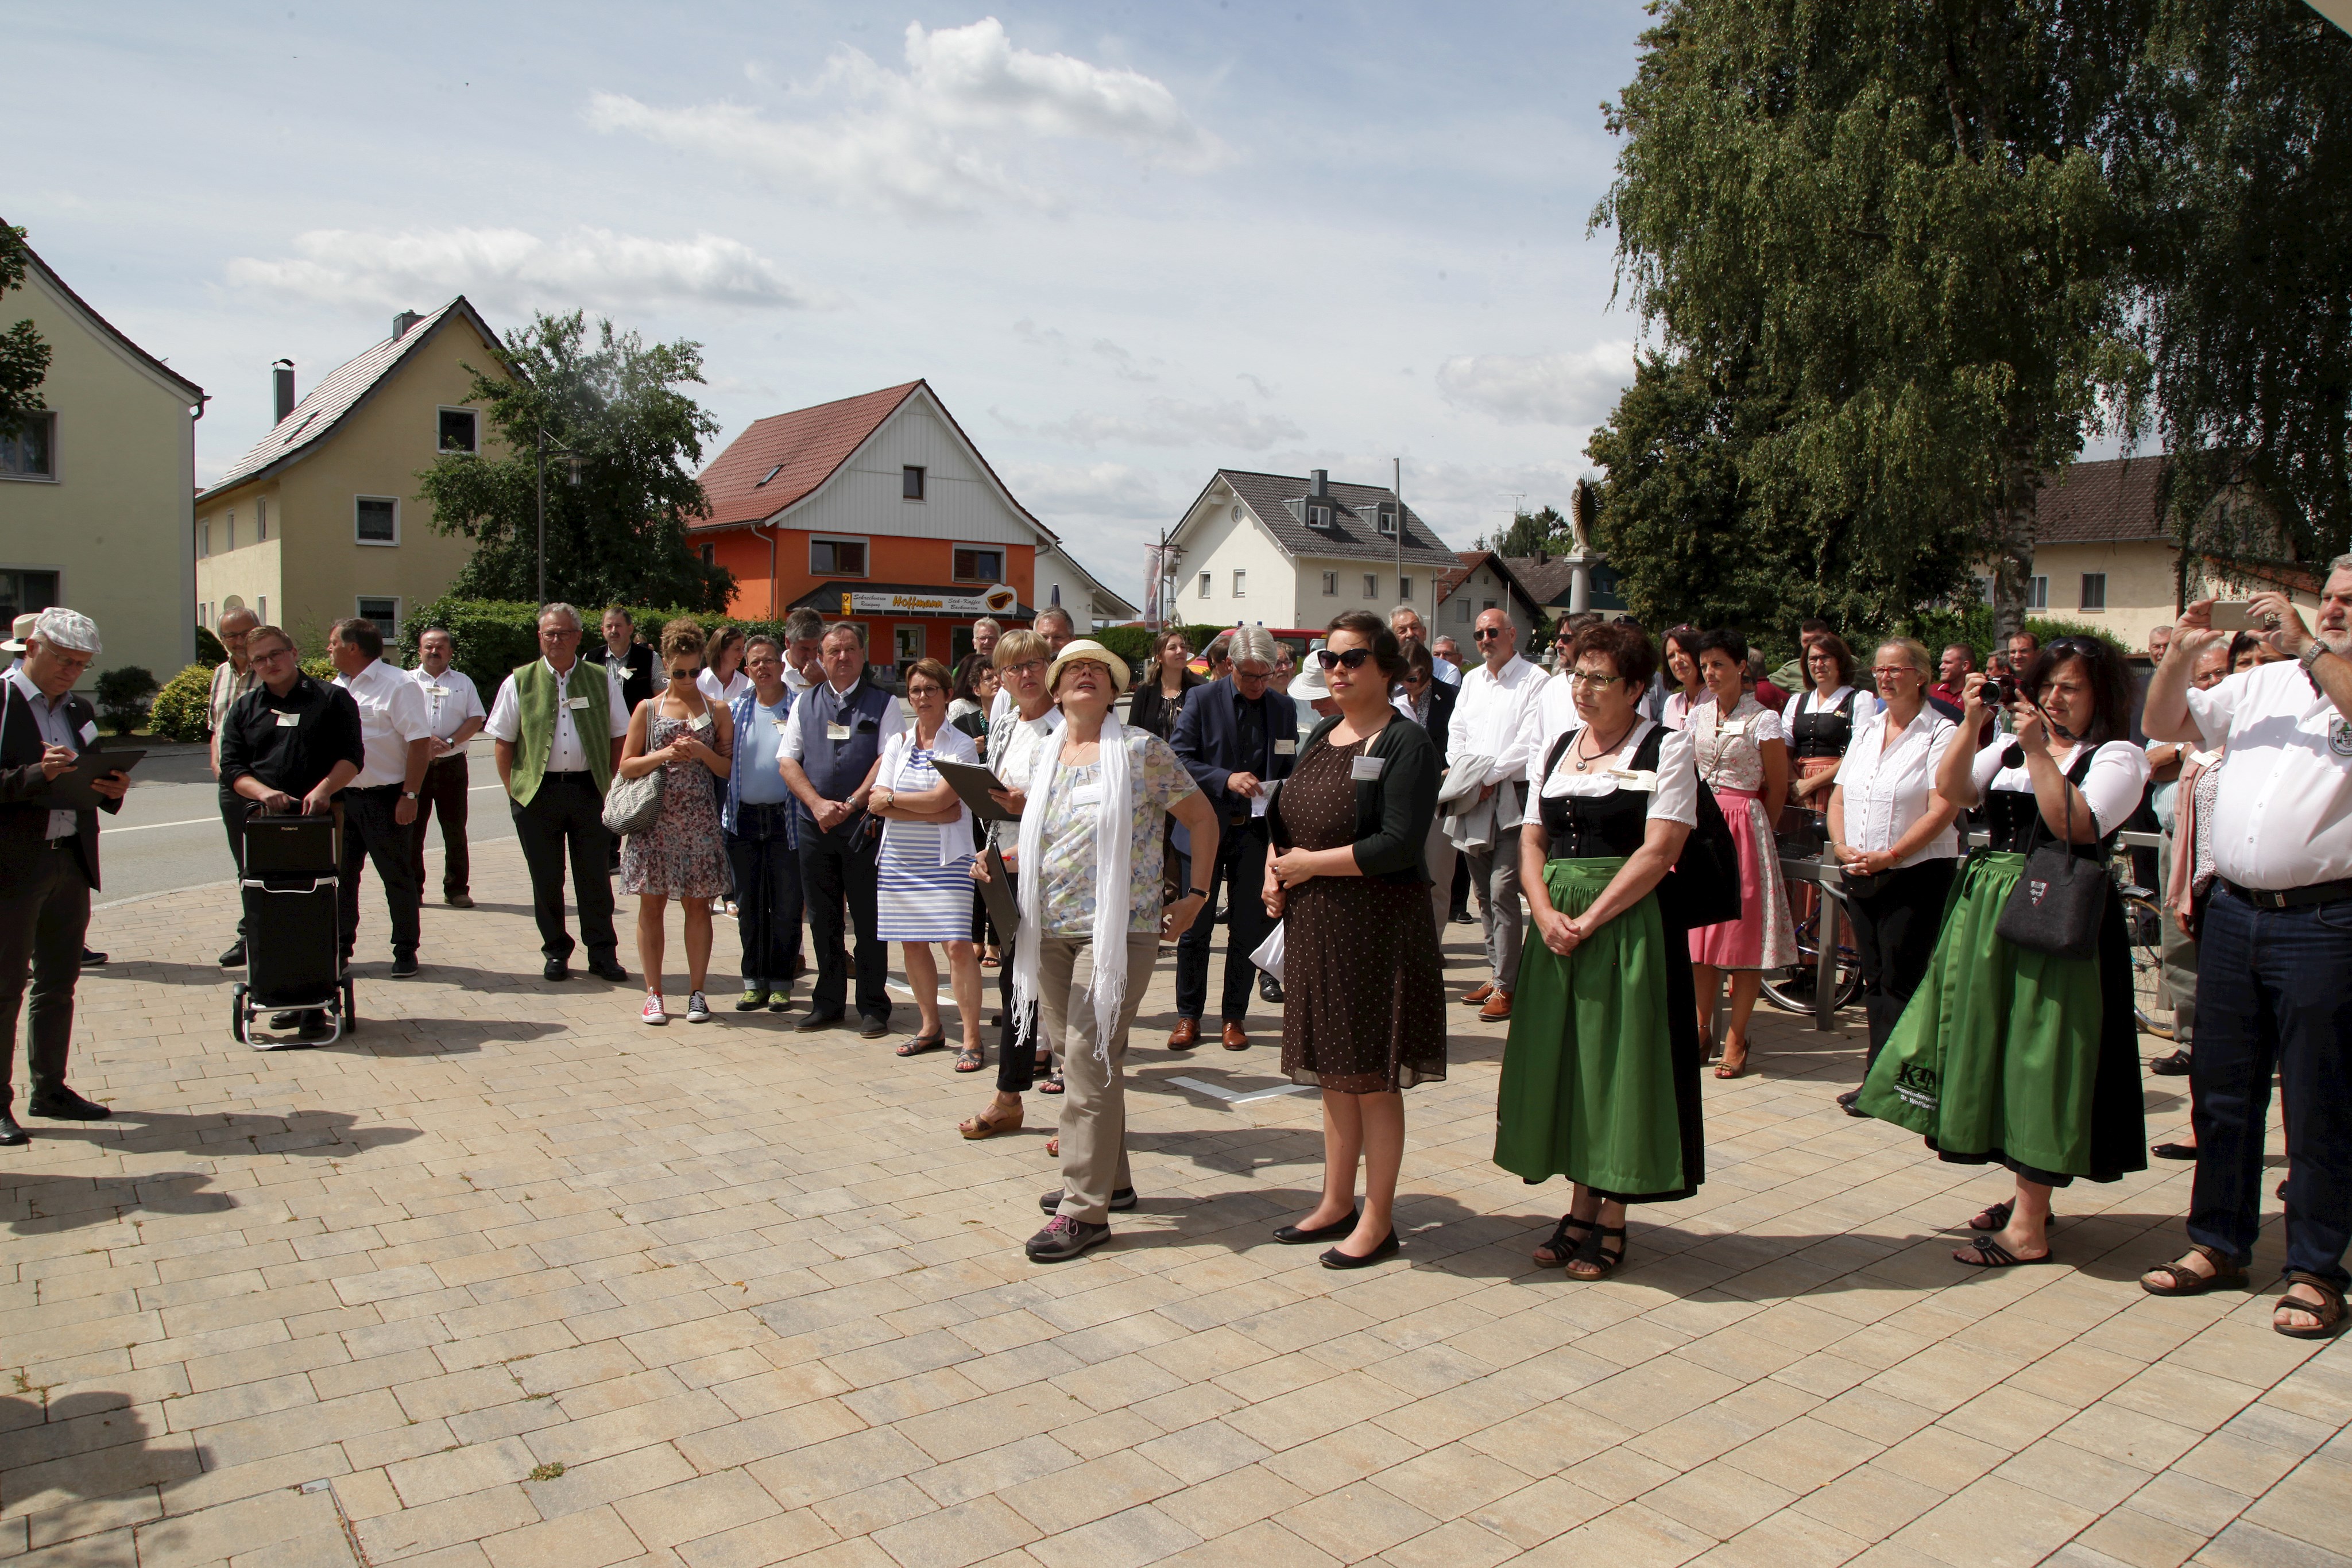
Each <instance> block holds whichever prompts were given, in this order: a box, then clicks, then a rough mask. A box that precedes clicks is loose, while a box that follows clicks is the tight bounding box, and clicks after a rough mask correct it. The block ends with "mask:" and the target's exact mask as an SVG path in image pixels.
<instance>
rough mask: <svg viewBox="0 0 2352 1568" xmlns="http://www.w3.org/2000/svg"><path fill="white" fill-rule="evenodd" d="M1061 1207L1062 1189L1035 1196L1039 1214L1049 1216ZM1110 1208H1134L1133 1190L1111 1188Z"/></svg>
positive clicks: (1128, 1188)
mask: <svg viewBox="0 0 2352 1568" xmlns="http://www.w3.org/2000/svg"><path fill="white" fill-rule="evenodd" d="M1059 1207H1062V1189H1061V1188H1060V1187H1055V1189H1054V1190H1053V1191H1051V1192H1041V1193H1039V1194H1038V1195H1037V1208H1038V1211H1039V1212H1040V1213H1043V1214H1051V1213H1053V1212H1054V1211H1055V1209H1057V1208H1059ZM1110 1207H1112V1208H1114V1209H1117V1210H1120V1211H1122V1212H1123V1211H1125V1210H1127V1209H1130V1208H1133V1207H1135V1189H1134V1188H1133V1187H1131V1186H1119V1187H1113V1188H1112V1189H1111V1194H1110Z"/></svg>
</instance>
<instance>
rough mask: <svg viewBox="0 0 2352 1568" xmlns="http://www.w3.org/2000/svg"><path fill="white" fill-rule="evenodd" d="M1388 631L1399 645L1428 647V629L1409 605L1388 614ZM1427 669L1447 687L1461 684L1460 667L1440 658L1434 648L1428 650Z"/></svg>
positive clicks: (1398, 607)
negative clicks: (1412, 644)
mask: <svg viewBox="0 0 2352 1568" xmlns="http://www.w3.org/2000/svg"><path fill="white" fill-rule="evenodd" d="M1389 630H1390V631H1391V632H1395V633H1396V634H1397V641H1398V642H1400V643H1420V644H1422V646H1423V647H1428V646H1429V628H1428V627H1427V626H1424V625H1423V624H1422V620H1421V612H1420V611H1418V610H1415V609H1414V608H1413V607H1412V605H1410V604H1400V605H1398V606H1397V607H1396V608H1395V609H1394V610H1391V611H1390V612H1389ZM1429 667H1430V670H1431V672H1432V673H1433V674H1435V675H1436V677H1437V678H1438V679H1439V680H1441V681H1444V683H1445V684H1446V685H1449V686H1458V685H1461V684H1462V667H1461V666H1460V665H1459V664H1455V663H1454V661H1453V660H1451V659H1447V658H1443V657H1441V656H1440V655H1439V653H1438V652H1437V650H1436V649H1434V648H1430V650H1429Z"/></svg>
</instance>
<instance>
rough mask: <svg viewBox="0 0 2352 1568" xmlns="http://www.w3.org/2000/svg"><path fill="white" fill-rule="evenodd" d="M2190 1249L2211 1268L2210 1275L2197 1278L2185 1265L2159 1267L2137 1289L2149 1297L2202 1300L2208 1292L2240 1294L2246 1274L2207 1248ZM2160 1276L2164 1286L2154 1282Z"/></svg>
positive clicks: (2150, 1271) (2142, 1278)
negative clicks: (2180, 1297) (2193, 1297)
mask: <svg viewBox="0 0 2352 1568" xmlns="http://www.w3.org/2000/svg"><path fill="white" fill-rule="evenodd" d="M2189 1250H2190V1251H2191V1252H2194V1253H2197V1254H2198V1255H2199V1256H2200V1257H2202V1258H2203V1259H2204V1260H2205V1261H2207V1262H2208V1263H2210V1264H2212V1265H2213V1271H2212V1272H2211V1273H2210V1274H2200V1273H2199V1272H2198V1271H2197V1270H2194V1269H2192V1268H2190V1267H2189V1265H2188V1264H2186V1263H2158V1265H2157V1266H2156V1267H2155V1268H2153V1269H2150V1270H2148V1271H2147V1273H2146V1274H2143V1275H2141V1276H2140V1281H2139V1288H2140V1289H2141V1290H2143V1291H2147V1293H2148V1294H2149V1295H2151V1296H2201V1295H2203V1294H2204V1293H2205V1292H2206V1291H2242V1290H2244V1289H2245V1288H2246V1271H2245V1270H2243V1269H2240V1268H2237V1267H2234V1266H2233V1265H2232V1264H2231V1262H2230V1260H2228V1259H2227V1258H2224V1257H2222V1256H2221V1254H2220V1253H2219V1252H2216V1251H2215V1250H2213V1249H2211V1248H2210V1247H2207V1246H2204V1245H2203V1244H2201V1243H2196V1242H2192V1243H2190V1245H2189ZM2158 1274H2161V1275H2163V1276H2164V1283H2163V1284H2161V1285H2159V1284H2157V1283H2155V1282H2154V1277H2155V1276H2156V1275H2158Z"/></svg>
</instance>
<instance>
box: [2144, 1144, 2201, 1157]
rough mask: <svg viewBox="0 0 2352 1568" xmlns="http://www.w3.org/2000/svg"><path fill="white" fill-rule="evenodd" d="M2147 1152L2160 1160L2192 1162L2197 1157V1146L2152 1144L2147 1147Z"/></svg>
mask: <svg viewBox="0 0 2352 1568" xmlns="http://www.w3.org/2000/svg"><path fill="white" fill-rule="evenodd" d="M2147 1152H2148V1153H2149V1154H2151V1155H2155V1156H2156V1157H2157V1158H2158V1159H2160V1160H2193V1159H2195V1158H2196V1157H2197V1145H2194V1144H2152V1145H2149V1146H2148V1151H2147Z"/></svg>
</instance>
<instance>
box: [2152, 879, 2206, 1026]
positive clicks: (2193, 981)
mask: <svg viewBox="0 0 2352 1568" xmlns="http://www.w3.org/2000/svg"><path fill="white" fill-rule="evenodd" d="M2163 918H2164V941H2163V943H2162V945H2161V946H2159V947H2158V956H2160V957H2161V958H2162V960H2163V963H2164V989H2165V992H2166V994H2167V995H2168V997H2169V998H2170V999H2171V1002H2172V1043H2173V1044H2174V1045H2176V1046H2179V1048H2180V1049H2181V1050H2183V1051H2187V1050H2188V1049H2189V1045H2190V1044H2191V1043H2192V1041H2193V1040H2194V1039H2195V1037H2196V1034H2197V942H2196V939H2195V938H2194V937H2192V936H2189V934H2188V933H2186V932H2184V931H2182V930H2181V929H2180V922H2179V921H2178V920H2175V919H2174V918H2173V917H2172V911H2170V910H2169V909H2168V910H2166V911H2165V912H2164V916H2163Z"/></svg>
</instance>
